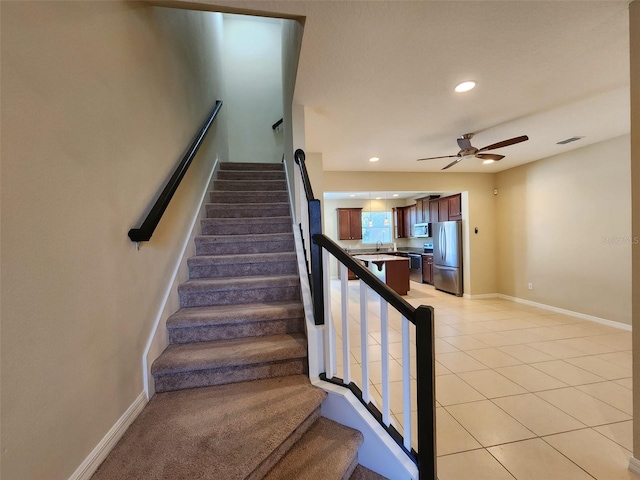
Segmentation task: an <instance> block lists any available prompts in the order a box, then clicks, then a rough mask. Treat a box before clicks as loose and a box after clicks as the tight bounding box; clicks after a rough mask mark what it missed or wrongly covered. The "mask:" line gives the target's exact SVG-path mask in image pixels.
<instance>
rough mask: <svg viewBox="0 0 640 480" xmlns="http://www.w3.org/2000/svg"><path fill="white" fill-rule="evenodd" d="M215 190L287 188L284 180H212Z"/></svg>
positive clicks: (240, 190) (236, 190) (239, 190)
mask: <svg viewBox="0 0 640 480" xmlns="http://www.w3.org/2000/svg"><path fill="white" fill-rule="evenodd" d="M213 188H214V190H216V191H227V190H232V191H234V192H242V191H256V190H261V191H264V190H283V189H285V188H287V182H286V180H214V181H213Z"/></svg>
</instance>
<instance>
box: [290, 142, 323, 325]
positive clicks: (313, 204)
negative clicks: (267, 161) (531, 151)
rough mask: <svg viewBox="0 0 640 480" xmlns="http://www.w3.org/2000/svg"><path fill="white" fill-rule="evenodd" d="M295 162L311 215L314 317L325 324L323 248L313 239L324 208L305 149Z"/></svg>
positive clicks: (318, 230)
mask: <svg viewBox="0 0 640 480" xmlns="http://www.w3.org/2000/svg"><path fill="white" fill-rule="evenodd" d="M294 159H295V162H296V163H297V164H298V166H299V167H300V175H301V177H302V184H303V185H304V192H305V195H306V197H307V205H308V215H309V237H310V238H309V250H310V252H309V257H310V258H309V263H310V264H311V285H310V287H311V297H312V298H313V318H314V322H315V324H316V325H323V324H324V303H323V296H324V284H323V283H322V282H323V280H322V279H323V276H324V275H323V273H322V249H321V247H320V245H318V244H317V243H315V242H313V241H312V240H311V239H312V238H313V236H314V235H318V234H322V211H321V210H322V209H321V204H320V200H318V199H317V198H314V196H313V189H312V188H311V182H310V181H309V175H308V173H307V166H306V165H305V160H306V156H305V154H304V151H302V150H301V149H298V150H296V151H295V154H294Z"/></svg>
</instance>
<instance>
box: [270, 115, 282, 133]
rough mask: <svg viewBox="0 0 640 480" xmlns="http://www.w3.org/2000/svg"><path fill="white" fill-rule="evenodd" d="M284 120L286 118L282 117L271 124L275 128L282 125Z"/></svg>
mask: <svg viewBox="0 0 640 480" xmlns="http://www.w3.org/2000/svg"><path fill="white" fill-rule="evenodd" d="M282 122H284V118H281V119H280V120H278V121H277V122H276V123H274V124H273V125H271V128H273V129H274V130H275V129H276V128H278V127H279V126H280V125H282Z"/></svg>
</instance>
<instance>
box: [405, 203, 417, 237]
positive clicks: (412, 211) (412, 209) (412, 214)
mask: <svg viewBox="0 0 640 480" xmlns="http://www.w3.org/2000/svg"><path fill="white" fill-rule="evenodd" d="M407 210H408V211H409V237H411V238H413V237H415V236H416V234H415V231H414V230H415V229H414V228H413V227H414V225H415V224H416V223H417V220H418V207H417V206H416V205H409V206H408V207H407Z"/></svg>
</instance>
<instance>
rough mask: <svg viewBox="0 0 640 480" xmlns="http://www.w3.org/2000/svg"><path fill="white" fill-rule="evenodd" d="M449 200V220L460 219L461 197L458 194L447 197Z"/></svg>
mask: <svg viewBox="0 0 640 480" xmlns="http://www.w3.org/2000/svg"><path fill="white" fill-rule="evenodd" d="M447 198H448V200H449V220H462V197H461V195H460V194H457V195H451V196H450V197H447Z"/></svg>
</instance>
